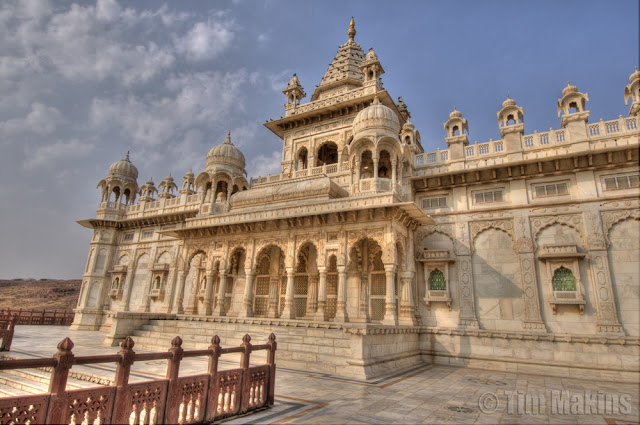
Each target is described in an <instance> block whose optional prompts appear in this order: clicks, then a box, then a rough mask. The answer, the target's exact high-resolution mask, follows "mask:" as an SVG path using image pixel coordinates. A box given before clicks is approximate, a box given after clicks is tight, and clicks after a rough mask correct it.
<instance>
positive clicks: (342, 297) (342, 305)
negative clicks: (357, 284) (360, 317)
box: [334, 266, 349, 322]
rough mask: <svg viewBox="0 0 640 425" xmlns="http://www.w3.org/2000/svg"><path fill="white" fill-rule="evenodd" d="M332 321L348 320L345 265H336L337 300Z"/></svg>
mask: <svg viewBox="0 0 640 425" xmlns="http://www.w3.org/2000/svg"><path fill="white" fill-rule="evenodd" d="M334 321H336V322H348V321H349V316H348V315H347V268H346V267H345V266H338V301H337V305H336V317H335V319H334Z"/></svg>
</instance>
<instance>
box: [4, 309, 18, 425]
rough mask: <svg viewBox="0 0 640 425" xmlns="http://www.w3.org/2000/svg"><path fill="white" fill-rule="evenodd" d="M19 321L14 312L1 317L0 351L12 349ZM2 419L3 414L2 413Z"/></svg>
mask: <svg viewBox="0 0 640 425" xmlns="http://www.w3.org/2000/svg"><path fill="white" fill-rule="evenodd" d="M17 323H18V315H17V314H13V315H11V316H7V317H1V318H0V351H9V350H11V342H12V341H13V333H14V331H15V329H16V324H17ZM0 421H2V415H0Z"/></svg>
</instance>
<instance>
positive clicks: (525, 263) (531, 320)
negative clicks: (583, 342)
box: [515, 217, 547, 332]
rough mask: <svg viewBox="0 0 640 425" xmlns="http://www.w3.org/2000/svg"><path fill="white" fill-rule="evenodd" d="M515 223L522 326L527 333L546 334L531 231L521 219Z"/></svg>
mask: <svg viewBox="0 0 640 425" xmlns="http://www.w3.org/2000/svg"><path fill="white" fill-rule="evenodd" d="M515 222H516V236H517V237H518V240H517V241H516V244H515V248H516V251H517V253H518V258H519V262H520V282H522V301H523V305H524V316H523V318H522V326H523V327H524V328H525V329H526V330H529V331H535V332H547V328H546V326H545V324H544V321H543V320H542V316H541V314H540V295H539V292H538V282H537V279H536V271H535V256H534V252H533V242H532V239H531V229H530V228H529V226H528V225H527V221H526V220H525V219H524V218H523V217H519V218H517V219H516V220H515Z"/></svg>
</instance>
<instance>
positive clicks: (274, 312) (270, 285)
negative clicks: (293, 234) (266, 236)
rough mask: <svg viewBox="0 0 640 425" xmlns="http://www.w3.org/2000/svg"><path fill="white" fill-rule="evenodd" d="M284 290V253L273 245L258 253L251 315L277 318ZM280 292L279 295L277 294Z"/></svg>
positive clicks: (280, 309)
mask: <svg viewBox="0 0 640 425" xmlns="http://www.w3.org/2000/svg"><path fill="white" fill-rule="evenodd" d="M282 282H284V287H285V289H286V273H285V269H284V253H283V252H282V250H281V249H280V248H279V247H277V246H274V245H270V246H268V247H265V248H264V249H262V250H261V251H260V253H258V256H257V260H256V277H255V285H254V293H253V315H254V316H255V317H278V316H279V315H280V312H281V311H282V306H283V305H284V294H283V293H282V287H283V284H282ZM279 292H280V294H279Z"/></svg>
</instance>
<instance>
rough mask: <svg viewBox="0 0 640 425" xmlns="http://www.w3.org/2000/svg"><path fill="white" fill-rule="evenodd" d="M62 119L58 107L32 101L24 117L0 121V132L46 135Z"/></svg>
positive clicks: (54, 128)
mask: <svg viewBox="0 0 640 425" xmlns="http://www.w3.org/2000/svg"><path fill="white" fill-rule="evenodd" d="M63 121H64V118H63V116H62V114H61V113H60V111H59V110H58V109H56V108H54V107H52V106H46V105H43V104H41V103H38V102H34V103H32V104H31V111H30V112H29V113H28V114H27V116H26V117H24V118H12V119H9V120H6V121H4V122H0V133H4V134H6V135H16V134H22V133H35V134H40V135H48V134H51V133H53V132H54V131H55V130H56V128H57V127H58V125H60V124H61V123H62V122H63Z"/></svg>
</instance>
